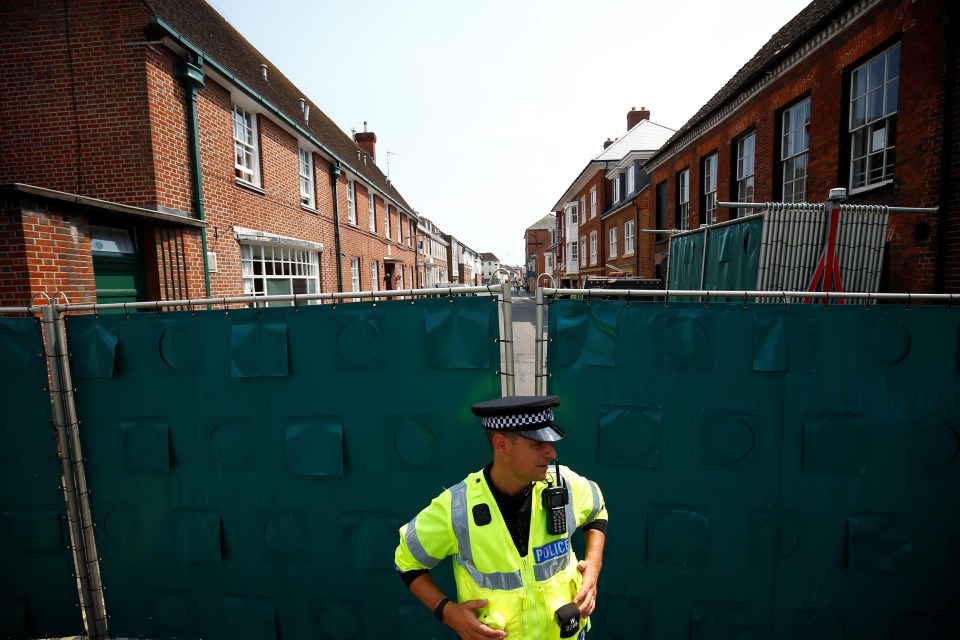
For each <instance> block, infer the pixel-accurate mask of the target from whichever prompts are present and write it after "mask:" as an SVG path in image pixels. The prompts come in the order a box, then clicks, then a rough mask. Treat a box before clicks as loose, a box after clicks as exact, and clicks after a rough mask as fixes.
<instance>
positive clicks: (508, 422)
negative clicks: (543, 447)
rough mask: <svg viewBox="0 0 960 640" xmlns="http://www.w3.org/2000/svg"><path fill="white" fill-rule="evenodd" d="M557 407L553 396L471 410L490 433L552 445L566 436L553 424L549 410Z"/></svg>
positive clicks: (490, 402)
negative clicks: (516, 436) (550, 443)
mask: <svg viewBox="0 0 960 640" xmlns="http://www.w3.org/2000/svg"><path fill="white" fill-rule="evenodd" d="M557 406H560V398H558V397H557V396H507V397H506V398H497V399H496V400H487V401H486V402H478V403H477V404H475V405H473V407H471V409H472V411H473V413H474V414H475V415H478V416H480V418H481V421H482V422H483V426H484V427H485V428H487V429H490V430H491V431H504V432H506V431H509V432H511V433H516V434H519V435H521V436H523V437H524V438H529V439H530V440H539V441H540V442H556V441H557V440H563V439H564V438H565V437H566V436H567V434H566V433H564V431H563V429H561V428H560V427H558V426H557V425H555V424H554V423H553V407H557Z"/></svg>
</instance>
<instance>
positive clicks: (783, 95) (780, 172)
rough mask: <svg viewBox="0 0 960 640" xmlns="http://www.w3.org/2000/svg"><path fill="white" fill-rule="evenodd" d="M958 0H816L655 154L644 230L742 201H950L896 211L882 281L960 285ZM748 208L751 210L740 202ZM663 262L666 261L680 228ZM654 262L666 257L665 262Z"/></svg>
mask: <svg viewBox="0 0 960 640" xmlns="http://www.w3.org/2000/svg"><path fill="white" fill-rule="evenodd" d="M958 17H960V16H958V7H957V3H953V2H946V1H945V0H926V1H924V2H908V3H904V2H894V1H893V0H866V1H859V2H855V1H852V0H816V1H815V2H812V3H811V4H810V5H809V6H808V7H807V8H806V9H804V10H803V11H802V12H801V13H800V14H798V15H797V16H796V17H795V18H794V19H793V20H791V21H790V22H789V23H788V24H787V25H785V26H784V27H783V28H782V29H781V30H780V31H778V32H777V33H776V34H774V36H773V37H772V38H771V39H770V41H769V42H768V43H767V44H766V45H765V46H764V47H763V48H762V49H761V50H760V51H759V52H758V53H757V54H756V55H755V56H754V58H753V59H752V60H750V61H749V62H748V63H747V64H746V65H744V67H743V68H742V69H741V70H740V71H739V72H738V73H737V75H736V76H734V77H733V78H731V79H730V80H729V81H728V82H727V83H726V85H724V86H723V88H722V89H721V90H720V91H719V92H718V93H717V94H716V96H714V98H713V99H712V100H711V101H710V102H709V103H707V104H706V105H704V106H703V108H701V109H700V111H698V112H697V114H696V115H695V116H694V117H693V118H691V119H690V121H689V122H687V123H686V124H685V125H684V126H683V127H682V128H681V129H680V130H679V131H678V132H677V133H676V135H674V136H673V137H672V138H671V139H670V140H669V141H668V142H667V143H666V144H664V145H663V147H662V148H661V149H660V150H659V151H658V152H657V153H655V154H654V155H653V156H652V157H651V158H650V159H649V160H648V162H647V163H646V165H645V169H646V171H647V172H648V173H649V175H650V183H651V189H650V198H649V204H648V205H646V206H645V208H644V209H643V210H642V212H641V216H642V217H643V220H644V221H643V226H645V227H648V228H657V229H674V228H677V229H686V228H690V229H694V228H696V227H697V226H698V225H701V224H704V223H711V222H722V221H725V220H728V219H730V218H732V217H736V216H737V215H738V210H737V209H727V208H717V207H716V203H717V201H721V202H723V201H729V202H768V201H776V202H780V201H786V202H803V201H807V202H823V201H824V200H826V198H827V195H828V192H829V190H830V189H832V188H834V187H844V188H846V190H847V194H848V200H847V203H848V204H878V205H887V206H897V207H937V206H939V212H938V213H937V214H933V215H917V214H905V213H901V214H891V218H890V225H889V228H888V231H887V236H886V244H885V250H886V252H885V255H886V263H885V264H884V269H883V277H882V279H881V285H880V286H881V290H885V291H910V292H925V293H931V292H960V220H958V206H957V204H958V195H957V188H958V186H957V185H958V184H960V183H958V181H957V174H958V173H960V165H958V154H957V144H958V142H957V135H956V133H955V130H956V124H957V115H956V109H955V104H956V97H957V96H956V92H957V82H956V70H957V55H956V44H955V43H956V41H957V37H958V33H957V31H958V29H957V23H958ZM739 211H741V212H742V213H746V212H747V210H746V209H743V210H739ZM655 237H657V238H660V240H659V241H658V242H657V243H656V245H655V247H654V249H653V254H654V255H652V256H642V258H643V260H644V261H646V262H647V265H648V268H649V267H654V268H655V267H656V266H657V265H661V263H662V261H663V259H664V258H665V257H666V253H667V246H668V243H667V242H666V241H665V237H666V236H655ZM651 258H652V264H651V262H650V261H651Z"/></svg>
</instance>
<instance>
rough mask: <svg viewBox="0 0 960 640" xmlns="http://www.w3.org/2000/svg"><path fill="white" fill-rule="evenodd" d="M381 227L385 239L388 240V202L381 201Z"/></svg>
mask: <svg viewBox="0 0 960 640" xmlns="http://www.w3.org/2000/svg"><path fill="white" fill-rule="evenodd" d="M383 228H384V230H385V235H386V238H387V240H390V203H389V202H387V201H386V200H384V201H383Z"/></svg>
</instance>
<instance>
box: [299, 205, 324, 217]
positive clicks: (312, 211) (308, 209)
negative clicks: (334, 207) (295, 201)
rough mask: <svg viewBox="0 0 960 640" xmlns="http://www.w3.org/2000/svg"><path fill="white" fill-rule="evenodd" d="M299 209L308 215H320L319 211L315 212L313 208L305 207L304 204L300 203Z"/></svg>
mask: <svg viewBox="0 0 960 640" xmlns="http://www.w3.org/2000/svg"><path fill="white" fill-rule="evenodd" d="M300 208H301V209H303V210H304V211H306V212H308V213H313V214H316V215H320V212H319V211H317V210H316V209H314V208H313V207H311V206H309V205H305V204H303V203H301V204H300Z"/></svg>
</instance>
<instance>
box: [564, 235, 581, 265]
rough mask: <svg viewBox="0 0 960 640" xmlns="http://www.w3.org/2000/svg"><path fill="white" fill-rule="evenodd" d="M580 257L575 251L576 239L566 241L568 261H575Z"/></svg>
mask: <svg viewBox="0 0 960 640" xmlns="http://www.w3.org/2000/svg"><path fill="white" fill-rule="evenodd" d="M579 259H580V258H579V257H578V252H577V241H576V240H573V241H572V242H568V243H567V260H569V261H570V262H577V261H578V260H579Z"/></svg>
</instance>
